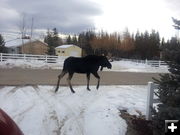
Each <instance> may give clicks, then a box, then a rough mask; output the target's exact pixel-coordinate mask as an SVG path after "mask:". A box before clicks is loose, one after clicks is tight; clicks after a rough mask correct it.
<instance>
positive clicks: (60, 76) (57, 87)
mask: <svg viewBox="0 0 180 135" xmlns="http://www.w3.org/2000/svg"><path fill="white" fill-rule="evenodd" d="M66 73H67V72H66V71H62V72H61V74H60V75H59V76H58V82H57V86H56V89H55V92H57V91H58V89H59V83H60V80H61V78H63V76H64V75H65V74H66Z"/></svg>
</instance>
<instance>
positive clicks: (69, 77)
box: [67, 73, 75, 93]
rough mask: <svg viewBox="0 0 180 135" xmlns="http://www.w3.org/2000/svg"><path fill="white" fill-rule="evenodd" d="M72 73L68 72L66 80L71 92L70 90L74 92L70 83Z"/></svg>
mask: <svg viewBox="0 0 180 135" xmlns="http://www.w3.org/2000/svg"><path fill="white" fill-rule="evenodd" d="M73 74H74V73H69V76H68V78H67V81H68V84H69V87H70V89H71V92H72V93H75V91H74V90H73V88H72V85H71V79H72V77H73Z"/></svg>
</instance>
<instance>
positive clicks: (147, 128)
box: [120, 110, 153, 135]
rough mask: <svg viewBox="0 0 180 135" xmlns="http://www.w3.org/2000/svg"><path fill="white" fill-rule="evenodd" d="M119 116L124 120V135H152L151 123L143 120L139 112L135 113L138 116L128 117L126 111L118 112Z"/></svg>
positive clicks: (143, 117)
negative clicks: (125, 127)
mask: <svg viewBox="0 0 180 135" xmlns="http://www.w3.org/2000/svg"><path fill="white" fill-rule="evenodd" d="M120 112H121V114H120V116H121V117H122V118H123V119H125V120H126V123H127V125H128V126H127V132H126V135H153V127H152V121H148V120H146V119H145V116H144V115H142V114H141V112H139V111H137V113H138V114H139V116H136V115H130V114H129V113H128V112H127V111H126V110H120Z"/></svg>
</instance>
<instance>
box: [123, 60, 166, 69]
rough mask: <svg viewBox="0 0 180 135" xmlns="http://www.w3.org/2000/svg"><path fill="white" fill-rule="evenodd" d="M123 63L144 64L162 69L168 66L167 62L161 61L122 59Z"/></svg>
mask: <svg viewBox="0 0 180 135" xmlns="http://www.w3.org/2000/svg"><path fill="white" fill-rule="evenodd" d="M120 60H123V61H132V62H135V63H142V64H146V65H150V66H152V67H162V66H168V64H167V63H166V62H165V61H161V60H147V59H146V60H138V59H120Z"/></svg>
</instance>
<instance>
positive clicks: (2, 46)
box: [0, 34, 7, 53]
mask: <svg viewBox="0 0 180 135" xmlns="http://www.w3.org/2000/svg"><path fill="white" fill-rule="evenodd" d="M6 52H7V48H6V47H5V42H4V38H3V36H2V35H1V34H0V53H6Z"/></svg>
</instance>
